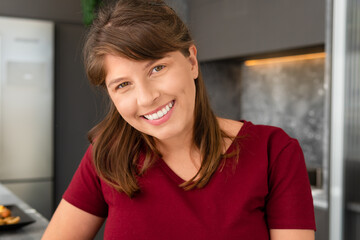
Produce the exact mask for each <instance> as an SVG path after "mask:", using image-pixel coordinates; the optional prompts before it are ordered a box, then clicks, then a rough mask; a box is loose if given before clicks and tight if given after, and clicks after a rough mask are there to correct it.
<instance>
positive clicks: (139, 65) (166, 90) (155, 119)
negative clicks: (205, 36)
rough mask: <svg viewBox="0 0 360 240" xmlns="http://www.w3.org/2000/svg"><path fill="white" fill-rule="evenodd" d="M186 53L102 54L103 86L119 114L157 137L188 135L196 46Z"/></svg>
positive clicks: (192, 107)
mask: <svg viewBox="0 0 360 240" xmlns="http://www.w3.org/2000/svg"><path fill="white" fill-rule="evenodd" d="M189 50H190V56H189V57H185V56H184V55H183V54H182V53H181V52H179V51H176V52H170V53H167V54H166V55H165V57H164V58H162V59H159V60H147V61H134V60H130V59H127V58H123V57H118V56H114V55H107V56H106V57H105V67H106V71H107V75H106V80H105V83H106V86H107V90H108V92H109V95H110V98H111V100H112V101H113V102H114V104H115V107H116V108H117V110H118V112H119V113H120V115H121V116H122V117H123V119H124V120H125V121H126V122H128V123H129V124H130V125H131V126H133V127H134V128H135V129H137V130H138V131H140V132H143V133H146V134H148V135H150V136H153V137H155V138H156V139H158V140H160V141H164V140H170V139H183V138H182V137H186V136H187V135H188V134H190V136H192V129H193V122H194V107H195V92H196V90H195V82H194V79H196V78H197V77H198V62H197V59H196V48H195V46H191V47H190V48H189Z"/></svg>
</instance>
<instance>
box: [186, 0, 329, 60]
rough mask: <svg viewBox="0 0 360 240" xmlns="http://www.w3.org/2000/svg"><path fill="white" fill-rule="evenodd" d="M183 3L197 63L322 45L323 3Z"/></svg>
mask: <svg viewBox="0 0 360 240" xmlns="http://www.w3.org/2000/svg"><path fill="white" fill-rule="evenodd" d="M188 4H189V6H188V8H189V16H188V17H189V26H190V29H191V32H192V34H193V38H194V39H195V42H196V44H197V47H198V50H199V60H200V61H208V60H216V59H225V58H235V57H242V56H251V55H257V54H263V53H269V52H277V51H283V50H288V49H297V48H304V47H311V46H319V45H323V44H324V43H325V12H326V11H325V10H326V4H325V0H303V1H297V0H278V1H259V0H241V1H239V0H223V1H219V0H192V1H188Z"/></svg>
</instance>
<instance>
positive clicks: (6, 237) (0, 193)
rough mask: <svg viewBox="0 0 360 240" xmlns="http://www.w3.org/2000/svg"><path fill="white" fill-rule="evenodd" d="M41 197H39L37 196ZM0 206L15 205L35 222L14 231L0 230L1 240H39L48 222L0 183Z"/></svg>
mask: <svg viewBox="0 0 360 240" xmlns="http://www.w3.org/2000/svg"><path fill="white" fill-rule="evenodd" d="M39 197H41V196H39ZM0 204H1V205H17V206H18V207H19V208H20V209H21V210H22V211H24V212H25V213H26V214H27V215H29V216H30V217H31V218H33V219H34V220H35V221H36V222H34V223H31V224H29V225H27V226H24V227H22V228H19V229H16V230H6V231H2V230H0V239H1V240H16V239H24V240H32V239H34V240H35V239H36V240H39V239H41V236H42V235H43V233H44V231H45V228H46V227H47V225H48V223H49V221H48V220H47V219H46V218H44V217H43V216H42V215H41V214H40V213H38V212H37V211H36V210H35V209H33V208H31V207H30V206H29V205H27V204H26V203H25V202H24V201H22V200H21V199H19V198H18V197H17V196H15V195H14V194H13V193H12V192H11V191H10V190H9V189H7V188H6V187H5V186H4V185H2V184H1V183H0Z"/></svg>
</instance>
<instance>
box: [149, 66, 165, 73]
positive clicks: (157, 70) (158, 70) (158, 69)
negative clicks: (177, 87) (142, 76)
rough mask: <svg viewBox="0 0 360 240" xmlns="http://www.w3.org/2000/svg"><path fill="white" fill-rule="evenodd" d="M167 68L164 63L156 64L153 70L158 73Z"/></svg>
mask: <svg viewBox="0 0 360 240" xmlns="http://www.w3.org/2000/svg"><path fill="white" fill-rule="evenodd" d="M164 68H165V66H164V65H159V66H156V67H154V68H153V70H152V72H153V73H154V72H155V73H157V72H160V71H161V70H163V69H164Z"/></svg>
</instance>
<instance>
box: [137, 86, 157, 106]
mask: <svg viewBox="0 0 360 240" xmlns="http://www.w3.org/2000/svg"><path fill="white" fill-rule="evenodd" d="M159 96H160V93H159V90H158V89H157V88H156V86H154V85H152V84H151V83H149V80H145V81H142V82H141V83H139V84H138V85H137V103H138V105H139V106H143V107H146V106H151V105H152V104H153V103H154V102H155V101H156V99H158V97H159Z"/></svg>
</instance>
